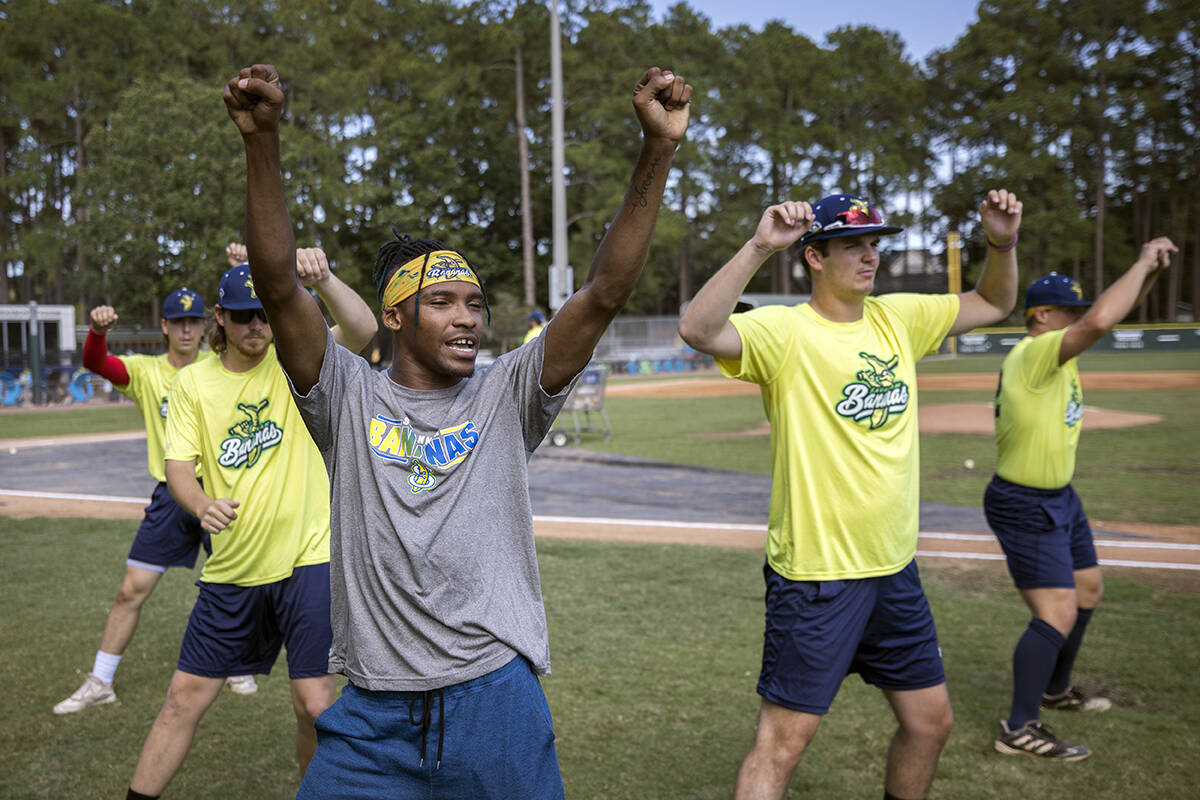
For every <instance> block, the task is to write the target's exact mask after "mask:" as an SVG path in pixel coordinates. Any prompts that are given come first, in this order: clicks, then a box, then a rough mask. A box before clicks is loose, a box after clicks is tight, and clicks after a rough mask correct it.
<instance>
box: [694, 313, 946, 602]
mask: <svg viewBox="0 0 1200 800" xmlns="http://www.w3.org/2000/svg"><path fill="white" fill-rule="evenodd" d="M957 314H958V296H957V295H949V294H948V295H918V294H891V295H886V296H883V297H868V298H867V299H866V301H865V302H864V304H863V317H862V319H860V320H858V321H856V322H848V323H839V322H831V321H829V320H827V319H825V318H823V317H821V316H820V315H818V314H817V313H816V312H815V311H814V310H813V309H812V307H811V306H810V305H808V304H807V303H805V304H803V305H799V306H790V307H789V306H764V307H762V308H757V309H755V310H753V311H750V312H748V313H746V314H734V315H733V316H732V317H730V322H732V323H733V325H734V327H735V328H737V332H738V335H739V336H740V337H741V340H742V357H741V359H738V360H725V359H717V366H718V367H720V369H721V372H722V373H724V374H725V375H728V376H730V377H733V378H739V379H741V380H745V381H750V382H753V383H757V384H759V385H760V386H761V387H762V399H763V408H764V410H765V411H766V415H767V419H768V420H769V421H770V423H771V476H772V486H771V509H770V517H769V522H768V529H769V535H768V538H767V561H768V563H769V564H770V565H771V568H772V569H774V570H775V571H776V572H778V573H779V574H780V575H783V576H785V577H787V578H790V579H792V580H840V579H845V578H869V577H876V576H880V575H890V574H892V573H895V572H898V571H900V570H901V569H903V568H904V567H905V565H907V564H908V562H909V561H911V560H912V559H913V557H914V556H915V554H916V550H917V530H918V516H917V514H918V505H919V490H920V455H919V450H918V445H917V393H916V362H917V361H918V360H919V359H920V358H921V357H922V356H924V355H925V354H926V353H930V352H933V351H935V350H937V347H938V345H939V344H941V341H942V339H943V338H945V336H946V333H947V332H948V331H949V330H950V326H951V324H953V322H954V318H955V317H956V316H957Z"/></svg>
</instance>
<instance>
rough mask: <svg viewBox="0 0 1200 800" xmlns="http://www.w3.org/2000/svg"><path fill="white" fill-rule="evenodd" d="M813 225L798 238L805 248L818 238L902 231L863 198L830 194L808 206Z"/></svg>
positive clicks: (818, 239)
mask: <svg viewBox="0 0 1200 800" xmlns="http://www.w3.org/2000/svg"><path fill="white" fill-rule="evenodd" d="M812 210H813V217H814V219H813V224H812V227H811V228H809V229H808V232H807V233H805V234H804V235H803V236H801V237H800V244H802V245H805V244H809V243H811V242H817V241H821V240H822V239H837V238H839V237H841V236H859V235H861V234H864V233H878V234H889V233H900V232H901V231H903V230H904V228H900V227H897V226H895V225H887V224H885V223H884V221H883V214H882V213H880V211H879V209H878V208H876V207H875V206H872V205H871V204H870V203H868V202H867V201H866V200H865V199H864V198H862V197H859V196H858V195H853V194H831V195H829V196H828V197H825V198H822V199H821V200H819V201H818V202H817V204H816V205H814V206H813V207H812Z"/></svg>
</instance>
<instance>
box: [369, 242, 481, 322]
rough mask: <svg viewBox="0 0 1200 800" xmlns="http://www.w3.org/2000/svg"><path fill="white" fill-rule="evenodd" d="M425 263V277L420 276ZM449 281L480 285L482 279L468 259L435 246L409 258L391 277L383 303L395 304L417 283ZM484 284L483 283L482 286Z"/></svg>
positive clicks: (404, 297) (387, 304)
mask: <svg viewBox="0 0 1200 800" xmlns="http://www.w3.org/2000/svg"><path fill="white" fill-rule="evenodd" d="M422 267H424V271H425V278H424V279H423V280H422V278H421V269H422ZM447 281H465V282H466V283H473V284H475V285H476V286H479V279H478V278H476V277H475V272H474V271H473V270H472V269H471V267H470V266H469V265H468V264H467V260H466V259H465V258H463V257H462V256H460V255H459V254H458V253H455V252H454V251H453V250H435V251H433V252H432V253H429V254H428V255H422V256H417V257H416V258H414V259H413V260H412V261H409V262H408V263H407V264H405V265H404V266H402V267H400V269H398V270H396V273H395V274H394V275H392V278H391V280H389V281H388V285H387V288H386V289H384V290H383V307H384V308H387V307H388V306H394V305H396V303H399V302H400V301H401V300H405V299H407V298H408V297H409V296H411V295H413V294H415V293H416V291H417V287H418V286H431V285H433V284H435V283H446V282H447ZM480 288H483V287H480Z"/></svg>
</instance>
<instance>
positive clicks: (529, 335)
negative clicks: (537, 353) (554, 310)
mask: <svg viewBox="0 0 1200 800" xmlns="http://www.w3.org/2000/svg"><path fill="white" fill-rule="evenodd" d="M525 320H526V322H528V323H529V330H527V331H525V338H524V339H522V340H521V344H529V343H530V342H532V341H533V340H534V339H536V338H537V337H539V336H541V334H542V328H544V327H546V315H545V314H543V313H542V312H541V311H537V310H536V309H535V310H534V311H532V312H531V313H530V314H529V316H528V317H526V318H525Z"/></svg>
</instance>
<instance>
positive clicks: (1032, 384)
mask: <svg viewBox="0 0 1200 800" xmlns="http://www.w3.org/2000/svg"><path fill="white" fill-rule="evenodd" d="M1066 333H1067V329H1066V328H1062V329H1060V330H1057V331H1049V332H1047V333H1042V334H1039V335H1037V336H1026V337H1025V338H1024V339H1022V340H1021V341H1019V342H1017V345H1016V347H1014V348H1013V349H1012V350H1010V351H1009V353H1008V355H1007V356H1005V358H1004V363H1003V364H1002V365H1001V367H1000V385H999V386H998V387H997V388H996V474H997V475H999V476H1000V477H1001V478H1004V480H1006V481H1011V482H1013V483H1019V484H1021V485H1022V486H1032V487H1033V488H1035V489H1061V488H1062V487H1064V486H1066V485H1067V484H1068V483H1070V482H1071V477H1072V476H1073V475H1074V474H1075V448H1076V447H1077V446H1078V445H1079V430H1080V422H1081V421H1082V420H1083V391H1082V389H1081V388H1080V385H1079V365H1078V364H1077V363H1076V361H1075V359H1073V358H1072V359H1071V360H1069V361H1067V362H1066V363H1065V364H1062V365H1059V363H1058V353H1059V349H1060V348H1061V347H1062V340H1063V336H1065V335H1066Z"/></svg>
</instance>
